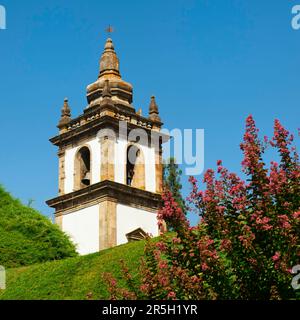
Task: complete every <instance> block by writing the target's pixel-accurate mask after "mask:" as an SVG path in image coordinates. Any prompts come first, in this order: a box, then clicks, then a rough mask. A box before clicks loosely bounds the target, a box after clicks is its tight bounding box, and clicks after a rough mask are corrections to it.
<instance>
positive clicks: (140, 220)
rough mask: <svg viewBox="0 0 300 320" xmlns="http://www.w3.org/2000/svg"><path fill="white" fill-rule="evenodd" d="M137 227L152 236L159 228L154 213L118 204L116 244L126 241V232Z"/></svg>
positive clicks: (156, 234) (157, 232)
mask: <svg viewBox="0 0 300 320" xmlns="http://www.w3.org/2000/svg"><path fill="white" fill-rule="evenodd" d="M133 196H134V195H133ZM137 228H142V229H143V230H144V231H145V232H147V233H149V234H151V235H152V236H154V237H156V236H158V235H159V230H158V225H157V215H156V213H152V212H148V211H145V210H141V209H137V208H132V207H129V206H126V205H122V204H118V205H117V245H120V244H123V243H127V242H128V240H127V238H126V234H127V233H129V232H131V231H133V230H135V229H137Z"/></svg>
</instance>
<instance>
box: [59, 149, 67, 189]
mask: <svg viewBox="0 0 300 320" xmlns="http://www.w3.org/2000/svg"><path fill="white" fill-rule="evenodd" d="M58 165H59V176H58V193H59V195H64V194H65V153H64V152H59V153H58Z"/></svg>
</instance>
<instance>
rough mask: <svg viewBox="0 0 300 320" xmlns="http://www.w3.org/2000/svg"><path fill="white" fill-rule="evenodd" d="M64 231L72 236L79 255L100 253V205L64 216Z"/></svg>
mask: <svg viewBox="0 0 300 320" xmlns="http://www.w3.org/2000/svg"><path fill="white" fill-rule="evenodd" d="M62 230H63V231H64V232H65V233H66V234H68V235H69V236H70V238H71V240H72V241H73V243H74V244H75V245H76V248H77V252H78V253H79V254H81V255H84V254H89V253H93V252H97V251H99V205H94V206H91V207H88V208H84V209H81V210H78V211H76V212H73V213H69V214H66V215H64V216H63V218H62Z"/></svg>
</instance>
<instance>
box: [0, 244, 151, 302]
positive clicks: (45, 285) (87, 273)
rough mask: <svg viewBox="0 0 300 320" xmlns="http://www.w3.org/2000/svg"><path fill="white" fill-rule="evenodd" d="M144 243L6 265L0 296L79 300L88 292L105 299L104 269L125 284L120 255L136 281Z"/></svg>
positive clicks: (4, 297)
mask: <svg viewBox="0 0 300 320" xmlns="http://www.w3.org/2000/svg"><path fill="white" fill-rule="evenodd" d="M144 245H145V243H144V241H139V242H131V243H128V244H125V245H121V246H118V247H115V248H112V249H108V250H104V251H101V252H99V253H95V254H90V255H86V256H81V257H74V258H67V259H64V260H60V261H53V262H46V263H42V264H36V265H32V266H27V267H21V268H14V269H9V270H7V288H6V290H4V291H1V290H0V300H28V299H32V300H68V299H74V300H82V299H86V297H87V294H88V293H92V298H93V299H108V298H109V294H108V291H107V285H106V283H105V281H104V280H103V278H102V276H103V273H105V272H110V273H112V274H113V276H114V277H115V278H116V279H118V283H119V284H120V285H121V286H122V287H123V286H124V287H126V284H125V282H124V280H123V279H122V271H121V268H120V260H121V259H123V260H124V261H125V263H126V265H127V266H128V268H129V270H130V272H131V274H132V276H133V277H134V279H135V281H139V266H140V259H141V257H142V255H143V252H144Z"/></svg>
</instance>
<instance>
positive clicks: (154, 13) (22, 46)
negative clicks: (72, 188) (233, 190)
mask: <svg viewBox="0 0 300 320" xmlns="http://www.w3.org/2000/svg"><path fill="white" fill-rule="evenodd" d="M0 4H1V5H4V6H5V8H6V11H7V30H0V76H1V77H0V106H1V126H0V134H1V138H2V139H1V141H0V148H1V156H0V183H2V184H3V185H4V186H5V187H6V188H7V190H9V191H10V192H11V193H12V194H13V195H15V196H16V197H18V198H20V199H22V201H24V203H27V202H28V200H29V199H34V200H35V202H34V207H36V208H37V209H39V210H40V211H41V212H43V213H44V214H46V215H51V213H52V209H50V208H48V207H47V206H46V205H45V203H44V202H45V200H47V199H49V198H52V197H54V196H56V195H57V189H58V186H57V176H58V172H57V171H58V170H57V166H58V165H57V156H56V149H55V147H53V146H52V145H51V144H50V143H49V142H48V139H49V138H50V137H52V136H54V135H56V133H57V129H56V125H57V122H58V120H59V116H60V109H61V106H62V104H63V99H64V97H68V98H69V101H70V105H71V107H72V114H73V116H76V115H79V114H80V113H81V112H82V110H83V108H84V107H85V106H86V104H87V103H86V97H85V92H86V91H85V90H86V86H87V85H88V84H90V83H92V82H93V81H95V80H96V78H97V75H98V68H99V67H98V60H99V57H100V55H101V52H102V50H103V45H104V42H105V40H106V37H107V35H106V33H105V32H104V29H105V28H106V27H107V25H109V24H111V25H113V26H114V27H115V29H116V32H115V33H114V34H113V40H114V43H115V48H116V51H117V54H118V56H119V59H120V66H121V74H122V76H123V78H124V79H125V80H127V81H129V82H130V83H132V84H133V86H134V106H135V107H136V108H137V109H138V108H140V107H141V108H143V110H144V113H146V112H147V110H148V105H149V101H150V96H151V95H152V94H155V95H156V97H157V103H158V104H159V107H160V112H161V117H162V119H163V120H164V122H165V125H166V127H167V128H170V129H172V128H182V129H184V128H192V129H196V128H204V129H205V168H206V169H207V168H211V167H215V162H216V160H218V159H223V162H224V165H225V166H226V167H228V168H229V169H230V170H232V171H239V170H240V162H241V152H240V150H239V143H240V141H241V139H242V135H243V130H244V121H245V118H246V116H247V115H249V114H253V116H254V117H255V119H256V121H257V125H258V126H259V128H260V129H261V131H262V135H264V134H266V135H270V134H271V131H272V125H273V120H274V119H275V118H279V119H280V120H281V121H282V123H283V124H284V125H285V126H286V127H287V128H288V129H289V130H291V131H293V132H296V130H297V128H298V127H300V124H299V116H300V111H299V110H300V109H299V104H300V101H299V70H300V59H299V53H300V30H299V31H295V30H293V29H292V27H291V19H292V14H291V9H292V7H293V5H296V4H300V0H296V1H291V0H278V1H271V0H251V1H245V0H240V1H239V0H222V1H221V0H220V1H217V0H215V1H213V0H202V1H201V0H197V1H196V0H194V1H192V0H181V1H179V0H177V1H176V0H170V1H167V0H165V1H130V0H129V1H121V0H114V1H102V0H98V1H92V0H89V1H83V0H78V1H76V0H73V1H58V0H51V1H33V0H31V1H30V0H29V1H21V0H19V1H18V0H13V1H12V0H10V1H5V0H0ZM297 143H298V144H299V137H297ZM183 180H184V192H185V193H187V192H188V184H187V183H186V177H184V178H183ZM193 219H194V218H193Z"/></svg>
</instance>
